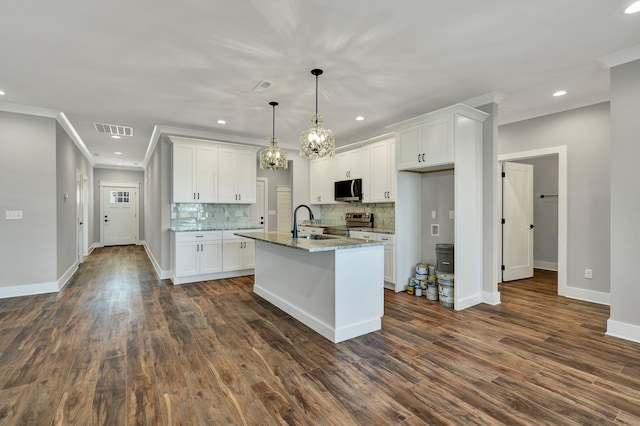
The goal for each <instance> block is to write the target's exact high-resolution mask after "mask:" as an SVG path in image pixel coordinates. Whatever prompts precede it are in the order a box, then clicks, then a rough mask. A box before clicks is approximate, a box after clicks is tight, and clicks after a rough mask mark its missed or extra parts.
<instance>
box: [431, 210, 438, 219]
mask: <svg viewBox="0 0 640 426" xmlns="http://www.w3.org/2000/svg"><path fill="white" fill-rule="evenodd" d="M437 216H438V214H437V213H436V211H435V210H431V219H437Z"/></svg>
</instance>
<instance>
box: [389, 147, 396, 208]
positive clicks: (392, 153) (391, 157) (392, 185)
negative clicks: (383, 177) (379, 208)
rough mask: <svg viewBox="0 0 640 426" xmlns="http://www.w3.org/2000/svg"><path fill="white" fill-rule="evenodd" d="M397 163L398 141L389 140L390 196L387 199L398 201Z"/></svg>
mask: <svg viewBox="0 0 640 426" xmlns="http://www.w3.org/2000/svg"><path fill="white" fill-rule="evenodd" d="M395 164H396V141H395V139H392V140H391V141H389V165H390V166H389V196H388V198H387V201H396V192H397V189H396V186H397V176H398V171H397V170H396V167H395Z"/></svg>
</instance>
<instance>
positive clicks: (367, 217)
mask: <svg viewBox="0 0 640 426" xmlns="http://www.w3.org/2000/svg"><path fill="white" fill-rule="evenodd" d="M344 220H345V222H346V224H345V225H339V226H331V227H328V228H326V229H325V230H324V233H325V234H328V235H336V236H340V237H348V236H349V228H373V213H346V214H345V215H344Z"/></svg>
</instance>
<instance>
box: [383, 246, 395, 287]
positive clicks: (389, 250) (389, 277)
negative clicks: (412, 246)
mask: <svg viewBox="0 0 640 426" xmlns="http://www.w3.org/2000/svg"><path fill="white" fill-rule="evenodd" d="M394 249H395V246H394V245H393V244H385V246H384V280H385V281H386V282H389V283H395V282H396V280H395V276H396V262H395V258H394V257H393V256H394V252H395V250H394Z"/></svg>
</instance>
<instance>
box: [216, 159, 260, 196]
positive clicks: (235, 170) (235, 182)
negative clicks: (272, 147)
mask: <svg viewBox="0 0 640 426" xmlns="http://www.w3.org/2000/svg"><path fill="white" fill-rule="evenodd" d="M218 202H220V203H228V204H253V203H255V202H256V152H255V150H253V149H243V148H234V147H224V148H220V149H219V151H218Z"/></svg>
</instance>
